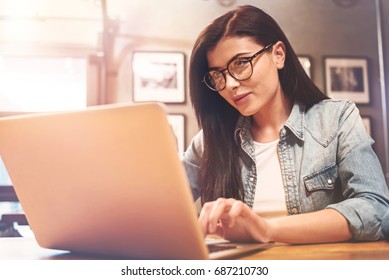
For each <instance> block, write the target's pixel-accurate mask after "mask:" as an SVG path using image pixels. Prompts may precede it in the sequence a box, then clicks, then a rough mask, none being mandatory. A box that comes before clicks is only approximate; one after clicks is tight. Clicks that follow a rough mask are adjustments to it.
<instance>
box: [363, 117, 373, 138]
mask: <svg viewBox="0 0 389 280" xmlns="http://www.w3.org/2000/svg"><path fill="white" fill-rule="evenodd" d="M362 122H363V124H364V125H365V128H366V131H367V133H368V134H369V135H370V136H371V121H370V118H369V117H362Z"/></svg>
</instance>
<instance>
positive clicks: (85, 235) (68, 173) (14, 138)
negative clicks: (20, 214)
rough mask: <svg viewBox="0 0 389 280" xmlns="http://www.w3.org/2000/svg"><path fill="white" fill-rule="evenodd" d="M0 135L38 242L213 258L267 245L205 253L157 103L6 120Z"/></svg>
mask: <svg viewBox="0 0 389 280" xmlns="http://www.w3.org/2000/svg"><path fill="white" fill-rule="evenodd" d="M0 135H1V137H0V156H1V157H2V159H3V161H4V164H5V166H6V168H7V171H8V173H9V176H10V178H11V180H12V183H13V185H14V188H15V190H16V193H17V196H18V198H19V200H20V203H21V205H22V207H23V210H24V212H25V214H26V217H27V220H28V222H29V225H30V227H31V229H32V231H33V233H34V235H35V238H36V239H37V242H38V244H39V245H40V246H41V247H44V248H52V249H61V250H68V251H71V252H82V253H94V254H101V255H105V256H111V257H112V256H113V257H118V258H133V259H215V258H230V257H232V256H234V255H236V254H241V253H244V252H247V251H252V250H261V249H265V248H268V247H269V246H270V244H268V243H264V244H249V245H248V244H232V243H220V241H216V242H213V243H218V246H217V248H218V249H217V252H214V253H210V252H209V250H208V247H207V246H206V243H205V240H204V237H203V235H202V233H201V231H200V227H199V224H198V220H197V211H196V208H195V205H194V202H193V198H192V195H191V192H190V188H189V184H188V180H187V177H186V173H185V170H184V168H183V165H182V163H181V161H180V159H179V156H178V153H177V147H176V140H175V138H174V135H173V132H172V129H171V127H170V126H169V123H168V121H167V115H166V113H165V111H164V109H163V108H162V107H161V106H160V105H158V104H156V103H147V104H135V105H134V104H132V105H128V104H120V105H103V106H96V107H89V108H88V109H85V110H80V111H72V112H61V113H44V114H29V115H22V116H16V117H15V116H13V117H4V118H0ZM222 247H224V249H229V250H220V249H222Z"/></svg>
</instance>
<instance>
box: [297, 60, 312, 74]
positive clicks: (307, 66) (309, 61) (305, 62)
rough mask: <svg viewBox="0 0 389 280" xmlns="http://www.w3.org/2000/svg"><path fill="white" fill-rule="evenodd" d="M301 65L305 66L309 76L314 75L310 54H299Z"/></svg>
mask: <svg viewBox="0 0 389 280" xmlns="http://www.w3.org/2000/svg"><path fill="white" fill-rule="evenodd" d="M298 59H299V60H300V63H301V65H302V66H303V68H304V70H305V73H307V75H308V77H310V78H311V77H312V73H311V59H310V58H309V57H308V56H298Z"/></svg>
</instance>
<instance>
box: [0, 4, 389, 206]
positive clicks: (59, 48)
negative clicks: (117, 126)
mask: <svg viewBox="0 0 389 280" xmlns="http://www.w3.org/2000/svg"><path fill="white" fill-rule="evenodd" d="M246 4H250V5H254V6H257V7H259V8H261V9H263V10H265V11H266V12H268V13H269V14H270V15H272V16H273V17H274V18H275V20H276V21H277V22H278V23H279V24H280V26H281V27H282V28H283V30H284V32H285V33H286V35H287V36H288V38H289V40H290V42H291V43H292V45H293V47H294V49H295V51H296V53H297V54H298V55H299V56H301V59H302V60H301V61H302V63H303V64H304V66H305V67H306V70H307V71H308V72H309V75H310V76H311V78H312V79H313V81H314V82H315V83H316V84H317V85H318V86H319V88H321V89H322V90H323V91H324V92H326V93H327V94H329V91H330V89H329V87H328V81H329V79H330V77H329V74H328V73H326V69H327V68H328V67H329V66H328V65H326V59H328V58H335V59H338V60H339V62H342V60H344V59H345V60H346V61H347V59H348V61H350V62H351V67H352V68H353V67H355V65H354V64H353V63H354V61H353V59H354V58H355V59H357V60H358V61H362V63H364V64H363V65H362V66H361V67H362V68H363V69H362V70H363V71H364V74H365V75H366V77H367V80H366V81H364V86H365V87H366V88H365V90H366V91H365V92H364V94H365V95H366V96H367V97H368V100H362V101H360V102H357V106H358V108H359V110H360V112H361V115H362V116H363V117H364V120H365V121H366V127H367V129H368V130H369V132H370V134H371V136H372V137H373V139H374V140H375V144H374V149H375V151H376V152H377V154H378V157H379V159H380V162H381V164H382V167H383V169H384V172H385V174H386V177H387V178H388V177H389V175H388V174H389V171H388V170H389V159H388V154H389V151H388V113H387V108H388V106H389V105H388V99H389V98H388V84H389V78H388V77H389V74H388V71H389V57H388V52H387V50H388V47H389V0H271V1H269V0H251V1H250V0H158V1H152V0H67V1H61V0H0V116H6V115H12V114H20V113H26V112H42V111H57V110H71V109H79V108H85V107H87V106H92V105H100V104H108V103H121V102H130V103H132V102H141V101H143V100H154V99H155V100H156V101H160V102H164V103H166V106H167V110H168V113H169V114H170V115H171V118H170V120H171V122H172V125H173V127H174V128H175V133H177V138H178V142H179V143H180V145H181V146H180V150H181V151H182V150H184V149H185V148H186V146H187V145H188V144H189V142H190V140H191V138H192V137H193V136H194V135H195V133H196V132H197V131H198V126H197V121H196V119H195V117H194V113H193V110H192V106H191V103H190V100H189V92H188V80H187V75H188V62H189V59H190V53H191V48H192V46H193V43H194V41H195V39H196V37H197V35H198V34H199V32H200V31H201V30H202V29H203V28H204V27H205V26H206V25H207V24H208V23H209V22H210V21H212V20H213V19H214V18H216V17H218V16H220V15H222V14H224V13H225V12H227V11H228V10H230V9H233V8H235V7H237V6H240V5H246ZM136 54H143V55H140V57H141V58H140V60H139V61H138V62H139V63H137V62H136V61H135V60H134V57H136ZM142 57H143V58H142ZM142 59H143V60H142ZM350 59H351V60H350ZM336 61H337V60H336ZM358 61H357V62H358ZM150 63H151V64H152V65H153V66H155V67H154V68H153V67H151V66H150ZM336 63H337V62H336ZM358 63H359V62H358ZM137 64H143V65H149V67H148V68H147V67H143V68H144V69H146V71H144V69H143V72H146V73H143V72H142V71H140V70H139V71H137V68H136V65H137ZM340 65H341V64H340ZM357 67H359V64H357ZM147 69H149V71H148V70H147ZM152 69H153V70H152ZM172 79H173V81H172ZM167 81H168V82H169V85H168V86H167V84H166V83H165V82H167ZM0 141H1V135H0ZM0 156H1V155H0ZM0 185H2V186H3V187H1V188H0V189H2V190H3V194H2V197H3V198H9V197H10V196H12V193H9V191H10V190H12V188H6V186H11V185H12V182H11V181H10V179H9V178H8V176H7V173H6V170H5V168H4V166H3V165H2V163H1V158H0ZM6 189H7V192H8V193H7V194H5V191H4V190H6ZM0 193H1V191H0ZM0 200H1V195H0ZM0 212H1V211H0Z"/></svg>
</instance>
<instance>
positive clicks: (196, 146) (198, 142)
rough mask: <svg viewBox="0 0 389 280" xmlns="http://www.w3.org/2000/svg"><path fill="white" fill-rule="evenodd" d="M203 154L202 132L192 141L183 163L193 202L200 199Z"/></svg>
mask: <svg viewBox="0 0 389 280" xmlns="http://www.w3.org/2000/svg"><path fill="white" fill-rule="evenodd" d="M202 154H203V135H202V131H200V132H199V133H198V134H197V135H195V137H194V138H193V139H192V142H191V143H190V145H189V147H188V149H187V150H186V151H185V154H184V157H183V159H182V162H183V164H184V167H185V171H186V175H187V176H188V180H189V184H190V188H191V190H192V195H193V200H194V201H195V200H197V199H198V198H199V197H200V191H201V189H200V186H199V180H198V177H199V174H198V173H199V169H200V160H201V157H202Z"/></svg>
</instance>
